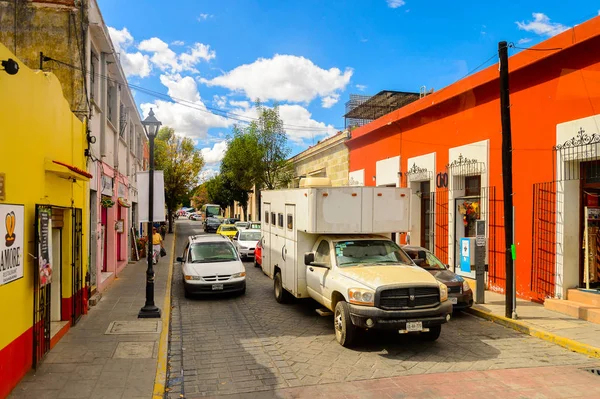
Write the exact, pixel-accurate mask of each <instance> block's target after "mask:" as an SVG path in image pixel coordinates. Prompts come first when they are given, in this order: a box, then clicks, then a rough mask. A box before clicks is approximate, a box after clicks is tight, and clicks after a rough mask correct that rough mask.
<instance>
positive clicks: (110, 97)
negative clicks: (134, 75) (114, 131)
mask: <svg viewBox="0 0 600 399" xmlns="http://www.w3.org/2000/svg"><path fill="white" fill-rule="evenodd" d="M113 90H114V86H113V85H111V84H109V85H108V86H107V89H106V97H107V101H106V105H107V107H108V119H109V120H112V117H113V106H112V103H113V97H114V95H115V94H114V92H113Z"/></svg>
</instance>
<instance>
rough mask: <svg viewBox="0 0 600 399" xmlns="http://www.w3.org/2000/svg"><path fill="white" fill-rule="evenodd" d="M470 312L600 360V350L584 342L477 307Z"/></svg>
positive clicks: (469, 310)
mask: <svg viewBox="0 0 600 399" xmlns="http://www.w3.org/2000/svg"><path fill="white" fill-rule="evenodd" d="M468 312H469V313H471V314H474V315H475V316H479V317H481V318H484V319H487V320H490V321H493V322H494V323H497V324H500V325H501V326H504V327H508V328H512V329H513V330H515V331H518V332H520V333H523V334H527V335H531V336H532V337H536V338H539V339H542V340H544V341H548V342H552V343H553V344H556V345H559V346H562V347H563V348H566V349H568V350H570V351H572V352H577V353H581V354H583V355H586V356H589V357H594V358H600V348H596V347H595V346H591V345H588V344H584V343H582V342H578V341H575V340H572V339H570V338H565V337H561V336H560V335H556V334H553V333H551V332H548V331H544V330H540V329H538V328H535V327H531V326H529V325H527V324H526V323H523V322H522V321H518V320H513V319H509V318H507V317H504V316H499V315H495V314H493V313H490V312H486V311H484V310H481V309H477V308H476V307H472V308H470V309H468Z"/></svg>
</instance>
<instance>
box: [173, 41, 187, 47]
mask: <svg viewBox="0 0 600 399" xmlns="http://www.w3.org/2000/svg"><path fill="white" fill-rule="evenodd" d="M184 44H185V42H184V41H183V40H175V41H174V42H171V46H183V45H184Z"/></svg>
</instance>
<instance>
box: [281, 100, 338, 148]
mask: <svg viewBox="0 0 600 399" xmlns="http://www.w3.org/2000/svg"><path fill="white" fill-rule="evenodd" d="M279 115H280V116H281V119H282V120H283V124H284V125H285V131H286V133H287V134H288V137H289V138H290V140H291V141H293V142H295V143H299V144H301V143H303V142H304V140H307V139H312V138H314V139H317V138H318V137H323V136H333V135H334V134H336V133H337V129H336V128H334V127H333V126H332V125H326V124H325V123H323V122H318V121H316V120H314V119H312V114H311V113H310V112H309V111H308V110H307V109H306V108H304V107H302V106H300V105H295V104H294V105H288V104H284V105H280V106H279ZM296 126H298V127H296ZM309 128H310V129H309Z"/></svg>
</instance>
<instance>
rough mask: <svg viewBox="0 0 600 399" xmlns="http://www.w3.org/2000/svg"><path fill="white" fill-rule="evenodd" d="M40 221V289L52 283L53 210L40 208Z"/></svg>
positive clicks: (38, 211) (38, 226) (38, 222)
mask: <svg viewBox="0 0 600 399" xmlns="http://www.w3.org/2000/svg"><path fill="white" fill-rule="evenodd" d="M37 213H38V220H37V228H38V232H37V233H38V236H37V239H38V253H37V258H38V272H39V275H40V287H43V286H45V285H46V284H50V283H51V282H52V235H51V234H50V233H51V232H52V208H49V207H45V206H40V207H38V210H37Z"/></svg>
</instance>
